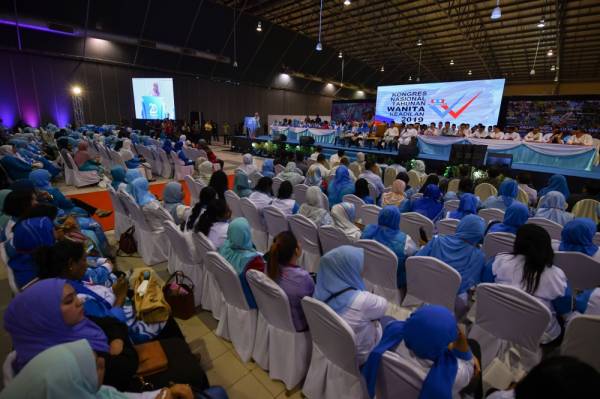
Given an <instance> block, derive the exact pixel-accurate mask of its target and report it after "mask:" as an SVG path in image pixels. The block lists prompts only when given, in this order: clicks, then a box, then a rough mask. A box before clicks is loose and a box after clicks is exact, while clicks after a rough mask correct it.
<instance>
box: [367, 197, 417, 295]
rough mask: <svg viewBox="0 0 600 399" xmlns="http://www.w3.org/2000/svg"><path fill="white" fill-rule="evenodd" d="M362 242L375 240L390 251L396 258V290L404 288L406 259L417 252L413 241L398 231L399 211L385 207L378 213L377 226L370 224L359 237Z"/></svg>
mask: <svg viewBox="0 0 600 399" xmlns="http://www.w3.org/2000/svg"><path fill="white" fill-rule="evenodd" d="M360 238H361V239H364V240H375V241H377V242H378V243H380V244H383V245H385V246H386V247H388V248H389V249H391V250H392V251H393V252H394V253H395V254H396V257H398V270H397V274H396V284H397V286H398V288H402V287H406V269H405V268H404V263H405V261H406V257H408V256H411V255H413V254H414V253H415V252H416V251H417V246H416V244H415V243H414V241H413V240H412V239H411V238H410V237H409V236H408V235H407V234H405V233H403V232H402V231H400V210H399V209H398V207H397V206H393V205H390V206H386V207H384V208H383V209H382V210H381V211H380V212H379V219H378V220H377V224H370V225H368V226H367V227H365V230H364V231H363V233H362V236H361V237H360Z"/></svg>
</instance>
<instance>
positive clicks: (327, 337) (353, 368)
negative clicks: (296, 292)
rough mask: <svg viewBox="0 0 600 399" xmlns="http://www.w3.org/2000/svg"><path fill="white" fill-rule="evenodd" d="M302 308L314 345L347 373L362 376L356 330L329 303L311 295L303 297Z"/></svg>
mask: <svg viewBox="0 0 600 399" xmlns="http://www.w3.org/2000/svg"><path fill="white" fill-rule="evenodd" d="M302 309H303V310H304V315H305V316H306V321H307V322H308V326H309V328H310V335H311V338H312V341H313V344H314V346H316V347H318V348H319V350H320V351H321V352H322V353H323V355H324V356H325V357H326V358H327V359H328V360H329V361H331V362H332V363H334V364H335V365H337V366H338V367H340V368H341V369H343V370H344V371H346V372H347V373H350V374H351V375H354V376H360V372H359V370H358V362H357V360H356V359H357V353H356V344H355V337H354V332H353V331H352V328H350V326H349V325H348V323H346V321H344V319H342V318H341V317H340V316H339V315H338V314H337V313H335V312H334V311H333V310H332V309H331V308H330V307H329V306H327V304H325V303H323V302H321V301H319V300H317V299H314V298H311V297H304V298H303V299H302Z"/></svg>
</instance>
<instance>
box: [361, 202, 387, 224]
mask: <svg viewBox="0 0 600 399" xmlns="http://www.w3.org/2000/svg"><path fill="white" fill-rule="evenodd" d="M357 198H358V197H357ZM379 212H381V207H379V206H377V205H370V204H366V205H362V206H361V207H360V208H357V212H356V213H357V214H356V218H357V219H358V220H360V221H361V223H362V224H363V225H365V226H366V225H369V224H377V220H378V219H379Z"/></svg>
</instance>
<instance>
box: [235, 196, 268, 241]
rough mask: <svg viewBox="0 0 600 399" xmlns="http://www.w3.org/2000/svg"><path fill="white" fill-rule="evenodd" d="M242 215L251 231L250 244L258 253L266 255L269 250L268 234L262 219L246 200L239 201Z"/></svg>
mask: <svg viewBox="0 0 600 399" xmlns="http://www.w3.org/2000/svg"><path fill="white" fill-rule="evenodd" d="M240 208H241V209H242V215H244V217H245V218H246V219H247V220H248V223H249V224H250V228H251V230H252V242H253V243H254V245H255V246H256V249H257V250H258V251H259V252H262V253H266V252H267V251H268V250H269V248H268V247H269V233H268V232H267V225H266V223H265V220H264V218H263V217H262V215H261V214H260V212H259V211H258V209H257V208H256V205H254V203H253V202H252V201H250V200H249V199H248V198H242V199H240Z"/></svg>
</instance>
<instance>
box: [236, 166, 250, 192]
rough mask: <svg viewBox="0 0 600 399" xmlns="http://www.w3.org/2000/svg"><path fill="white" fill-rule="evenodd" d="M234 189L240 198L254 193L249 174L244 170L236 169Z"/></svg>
mask: <svg viewBox="0 0 600 399" xmlns="http://www.w3.org/2000/svg"><path fill="white" fill-rule="evenodd" d="M233 191H234V192H235V193H236V194H237V195H238V197H240V198H244V197H248V196H249V195H250V194H252V189H251V188H250V183H249V182H248V175H247V174H246V173H244V171H242V170H239V169H238V170H236V171H235V175H234V179H233Z"/></svg>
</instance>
